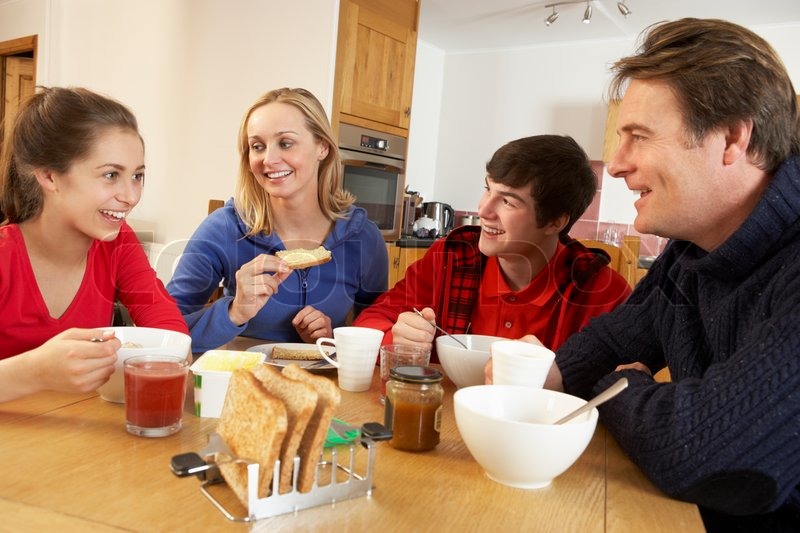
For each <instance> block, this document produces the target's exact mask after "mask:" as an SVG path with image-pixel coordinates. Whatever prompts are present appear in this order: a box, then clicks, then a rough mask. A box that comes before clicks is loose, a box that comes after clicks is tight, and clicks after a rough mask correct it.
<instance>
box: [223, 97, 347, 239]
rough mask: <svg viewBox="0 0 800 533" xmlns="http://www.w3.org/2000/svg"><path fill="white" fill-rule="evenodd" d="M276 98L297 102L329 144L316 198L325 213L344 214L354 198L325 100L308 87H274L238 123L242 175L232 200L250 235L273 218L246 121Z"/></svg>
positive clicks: (307, 120) (311, 128)
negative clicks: (257, 172) (258, 176)
mask: <svg viewBox="0 0 800 533" xmlns="http://www.w3.org/2000/svg"><path fill="white" fill-rule="evenodd" d="M275 102H278V103H283V104H288V105H291V106H294V107H295V108H296V109H297V110H298V111H300V112H301V113H302V114H303V117H304V118H305V124H306V127H307V128H308V129H309V131H310V132H311V133H312V134H313V135H314V138H315V139H317V140H318V141H320V142H323V143H325V144H327V145H328V155H327V156H325V159H323V160H322V161H320V164H319V176H318V180H317V198H318V200H319V205H320V208H321V209H322V212H323V213H324V214H325V216H327V217H328V218H329V219H330V220H337V219H342V218H345V213H346V212H347V209H348V208H349V207H350V205H351V204H352V203H353V202H354V201H355V198H354V197H353V195H352V194H350V193H349V192H347V191H345V190H344V189H343V188H342V181H343V169H342V161H341V158H340V157H339V150H338V148H337V146H336V141H335V140H334V139H333V132H332V131H331V125H330V122H328V117H327V115H326V114H325V110H324V109H323V108H322V104H320V103H319V100H317V98H316V97H315V96H314V95H313V94H311V93H310V92H309V91H307V90H305V89H299V88H298V89H290V88H288V87H284V88H281V89H275V90H273V91H270V92H268V93H266V94H264V95H263V96H261V98H259V99H258V100H256V102H255V103H254V104H253V105H251V106H250V108H249V109H248V110H247V112H246V113H245V115H244V118H243V119H242V124H241V126H240V127H239V156H240V159H239V177H238V179H237V182H236V192H235V194H234V200H233V201H234V205H235V207H236V211H237V213H238V214H239V216H240V217H241V218H242V220H243V221H244V223H245V224H246V225H247V227H248V228H249V230H248V232H247V235H257V234H259V233H262V232H263V233H266V234H268V233H271V232H272V226H273V222H272V212H271V210H270V207H269V194H267V192H266V191H265V190H264V188H263V187H262V186H261V185H260V184H259V183H258V181H257V180H256V178H255V176H254V175H253V173H252V171H251V170H250V143H249V142H248V136H247V122H248V121H249V120H250V115H252V114H253V111H255V110H256V109H258V108H259V107H261V106H265V105H267V104H271V103H275Z"/></svg>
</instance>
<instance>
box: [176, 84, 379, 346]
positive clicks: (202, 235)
mask: <svg viewBox="0 0 800 533" xmlns="http://www.w3.org/2000/svg"><path fill="white" fill-rule="evenodd" d="M239 153H240V156H241V159H240V168H239V177H238V181H237V184H236V193H235V196H234V198H233V199H231V200H229V201H228V202H227V203H226V204H225V206H224V207H223V208H221V209H218V210H217V211H215V212H213V213H212V214H210V215H209V216H208V217H207V218H206V219H205V220H204V221H203V222H202V223H201V224H200V226H199V227H198V229H197V230H196V231H195V233H194V235H193V236H192V238H191V239H190V241H189V243H188V244H187V246H186V249H185V253H184V254H183V256H182V257H181V260H180V262H179V264H178V266H177V269H176V271H175V274H174V276H173V277H172V280H171V281H170V283H169V284H168V285H167V290H168V291H169V292H170V294H172V296H173V297H175V299H176V300H177V301H178V305H179V306H180V308H181V311H182V312H183V314H184V317H185V318H186V321H187V323H188V324H189V329H190V333H191V336H192V347H193V350H194V351H195V352H200V351H204V350H209V349H213V348H217V347H219V346H220V345H222V344H224V343H226V342H228V341H230V340H231V339H233V338H234V337H236V336H237V335H245V336H249V337H255V338H260V339H266V340H274V341H287V342H314V340H316V339H317V338H319V337H330V336H331V334H332V330H333V328H335V327H337V326H341V325H343V324H344V323H345V320H346V318H347V316H348V313H349V312H350V311H351V309H352V310H354V312H355V313H358V312H359V311H360V310H361V309H362V308H364V307H366V306H367V305H369V304H370V303H371V302H372V301H373V300H374V299H375V298H376V297H377V296H378V295H379V294H381V293H382V292H383V291H385V290H386V286H387V279H388V259H387V253H386V246H385V244H384V240H383V237H382V236H381V233H380V231H379V230H378V227H377V226H376V225H375V224H374V223H373V222H371V221H370V220H369V219H368V218H367V214H366V212H365V211H364V210H363V209H361V208H359V207H356V206H354V205H353V201H354V198H353V197H352V196H351V195H350V193H348V192H346V191H344V190H343V189H342V165H341V161H340V158H339V154H338V150H337V147H336V142H335V141H334V139H333V134H332V133H331V127H330V124H329V122H328V119H327V117H326V115H325V111H324V109H323V108H322V105H321V104H320V103H319V101H318V100H317V99H316V98H315V97H314V95H313V94H311V93H310V92H308V91H306V90H304V89H288V88H283V89H276V90H273V91H270V92H268V93H267V94H265V95H263V96H262V97H261V98H259V99H258V100H257V101H256V102H255V103H254V104H253V105H252V106H251V107H250V108H249V109H248V110H247V112H246V113H245V116H244V119H243V120H242V125H241V128H240V131H239ZM318 246H324V247H325V248H326V249H327V250H329V251H330V252H331V255H332V260H331V261H329V262H328V263H325V264H323V265H319V266H314V267H310V268H306V269H298V270H291V269H289V268H288V267H287V266H286V264H285V263H283V262H282V261H281V260H280V259H279V258H278V257H276V256H275V252H277V251H279V250H287V249H294V248H316V247H318ZM220 282H222V284H223V286H224V295H223V297H222V298H220V299H218V300H216V301H215V302H214V303H213V304H211V305H210V306H206V305H205V304H206V302H207V301H208V298H209V296H210V295H211V294H212V293H213V292H214V290H215V289H216V288H217V287H218V286H219V283H220Z"/></svg>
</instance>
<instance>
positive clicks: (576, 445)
mask: <svg viewBox="0 0 800 533" xmlns="http://www.w3.org/2000/svg"><path fill="white" fill-rule="evenodd" d="M453 403H454V407H455V415H456V425H457V426H458V431H459V432H460V433H461V438H463V439H464V443H465V444H466V445H467V449H468V450H469V452H470V453H471V454H472V457H474V458H475V460H476V461H477V462H478V464H480V465H481V467H483V469H484V470H485V471H486V474H487V475H488V476H489V477H490V478H491V479H493V480H494V481H497V482H498V483H502V484H503V485H509V486H511V487H516V488H522V489H537V488H541V487H546V486H548V485H549V484H550V482H551V481H552V480H553V479H554V478H555V477H557V476H559V475H560V474H562V473H563V472H564V471H566V470H567V469H568V468H569V467H570V466H572V464H573V463H574V462H575V461H576V460H577V459H578V457H580V455H581V454H582V453H583V451H584V450H585V449H586V446H588V445H589V441H591V440H592V435H593V434H594V430H595V427H596V426H597V416H598V412H597V409H596V408H594V409H592V410H591V411H590V412H588V413H586V414H583V415H580V416H578V417H576V418H574V419H573V420H571V421H569V422H567V423H565V424H561V425H558V426H556V425H553V422H555V421H556V420H558V419H559V418H561V417H563V416H564V415H566V414H568V413H570V412H571V411H573V410H575V409H577V408H578V407H580V406H582V405H584V404H585V403H586V401H585V400H583V399H581V398H578V397H577V396H571V395H569V394H564V393H562V392H555V391H551V390H546V389H532V388H530V387H523V386H519V385H480V386H476V387H467V388H464V389H460V390H458V391H456V393H455V396H454V398H453Z"/></svg>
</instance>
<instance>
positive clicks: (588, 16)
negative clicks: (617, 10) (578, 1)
mask: <svg viewBox="0 0 800 533" xmlns="http://www.w3.org/2000/svg"><path fill="white" fill-rule="evenodd" d="M591 21H592V4H590V3H589V2H586V11H584V12H583V20H582V22H583V23H584V24H589V23H590V22H591Z"/></svg>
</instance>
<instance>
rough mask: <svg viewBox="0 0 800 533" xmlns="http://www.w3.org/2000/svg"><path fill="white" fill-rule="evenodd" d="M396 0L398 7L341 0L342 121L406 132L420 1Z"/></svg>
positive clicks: (339, 80)
mask: <svg viewBox="0 0 800 533" xmlns="http://www.w3.org/2000/svg"><path fill="white" fill-rule="evenodd" d="M392 4H394V8H393V9H394V10H395V11H394V12H389V11H387V10H385V9H383V7H382V6H381V2H363V1H359V0H343V1H342V4H341V8H340V14H339V17H340V19H339V40H338V47H337V60H336V78H337V89H338V95H337V96H338V98H336V100H337V103H338V107H339V108H338V110H337V111H338V113H339V117H338V119H339V120H340V121H341V122H347V123H354V124H357V125H362V126H366V127H371V128H377V129H379V130H381V131H390V132H392V133H396V134H398V135H407V131H408V127H409V123H410V117H411V94H412V90H413V84H414V61H415V58H416V50H417V15H418V10H419V4H418V3H417V2H416V1H413V0H412V1H408V0H404V1H403V2H392ZM402 5H406V6H408V9H407V10H406V11H407V13H401V12H400V11H399V7H398V6H402ZM403 14H405V15H406V16H400V15H403ZM359 119H362V120H359ZM387 126H388V127H389V129H388V130H387V129H386V127H387ZM391 128H400V130H399V131H398V130H393V129H391Z"/></svg>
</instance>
